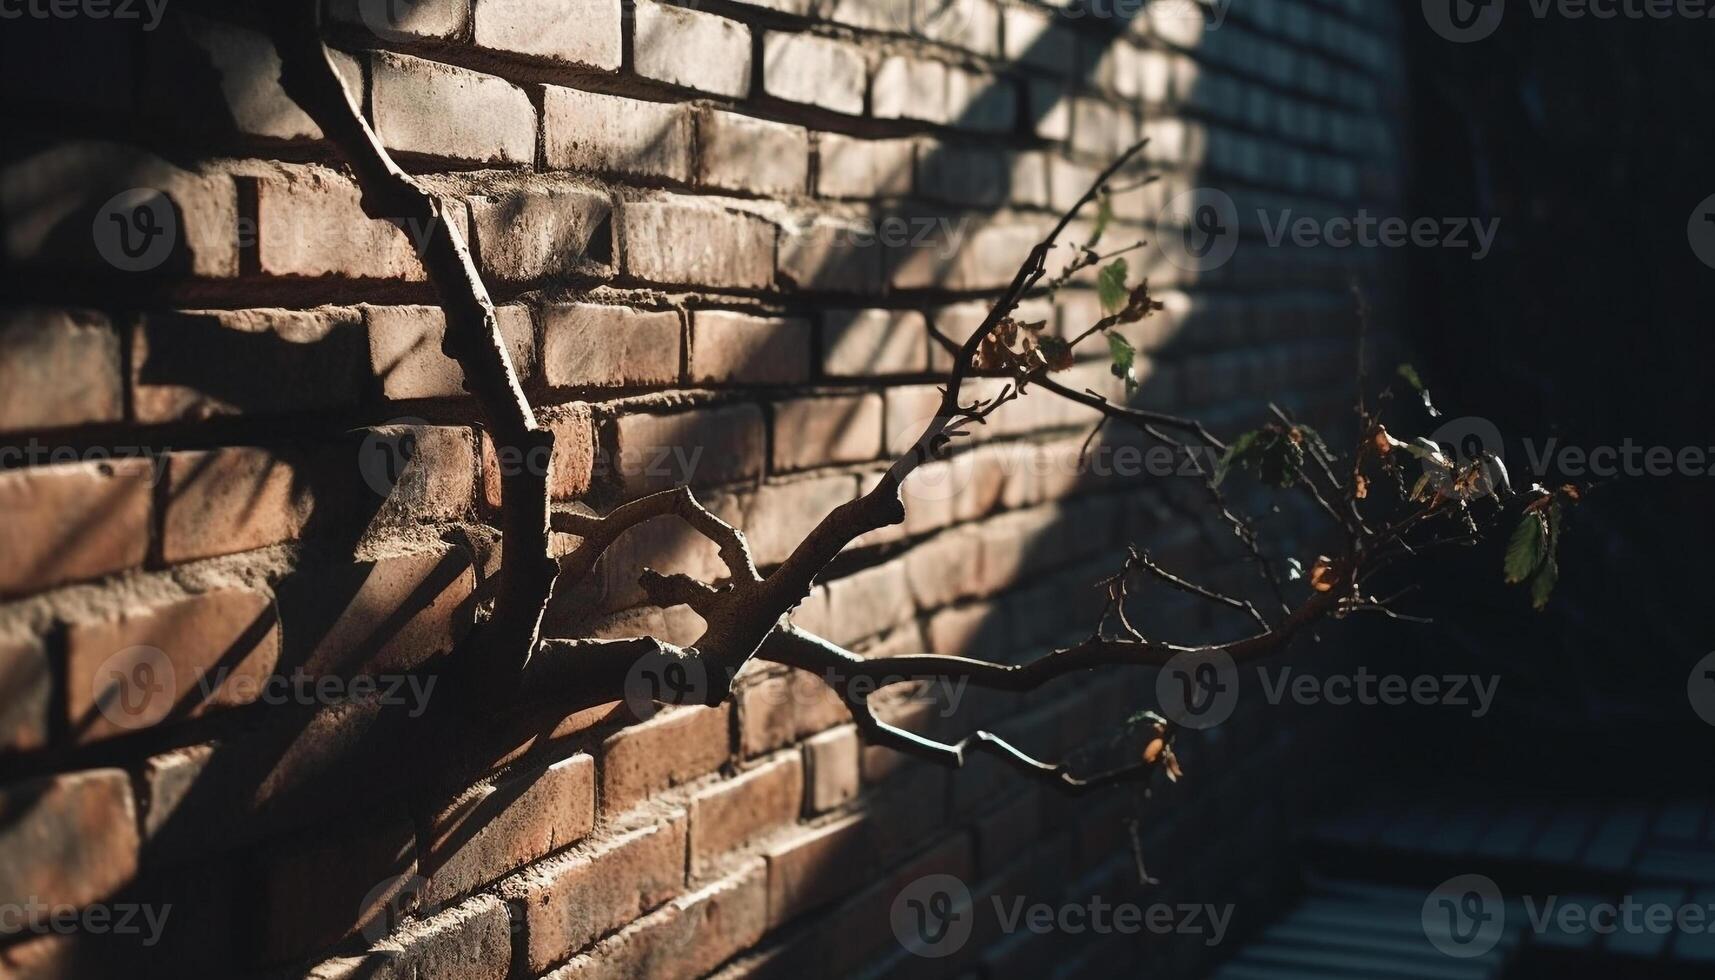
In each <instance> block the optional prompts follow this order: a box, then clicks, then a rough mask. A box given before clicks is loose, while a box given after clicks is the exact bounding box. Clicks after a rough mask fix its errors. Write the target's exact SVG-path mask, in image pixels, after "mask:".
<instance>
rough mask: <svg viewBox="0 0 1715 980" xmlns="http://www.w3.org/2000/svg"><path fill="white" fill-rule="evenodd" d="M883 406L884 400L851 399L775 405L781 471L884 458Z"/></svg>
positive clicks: (776, 458)
mask: <svg viewBox="0 0 1715 980" xmlns="http://www.w3.org/2000/svg"><path fill="white" fill-rule="evenodd" d="M881 404H882V403H881V396H879V395H848V396H840V397H835V398H799V399H794V400H792V401H785V402H781V403H779V404H777V405H775V406H774V446H773V460H774V466H775V468H776V469H782V470H801V469H806V468H808V467H811V466H822V465H826V464H828V463H860V462H863V461H865V460H870V459H874V458H876V457H877V456H879V455H881Z"/></svg>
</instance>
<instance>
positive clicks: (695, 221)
mask: <svg viewBox="0 0 1715 980" xmlns="http://www.w3.org/2000/svg"><path fill="white" fill-rule="evenodd" d="M620 214H621V218H622V221H623V225H622V231H621V235H622V236H623V237H622V242H623V244H622V245H621V248H622V250H623V253H624V256H625V257H624V263H623V264H624V269H625V271H626V272H627V273H628V274H630V275H633V276H636V277H637V278H639V279H643V280H645V281H648V282H660V283H689V282H696V283H711V284H717V285H721V286H728V287H734V288H739V289H745V288H749V289H760V288H762V287H764V286H767V285H769V284H770V283H771V282H773V280H774V237H775V228H774V226H773V225H772V224H770V223H769V222H767V221H765V220H763V219H762V218H759V217H757V216H755V215H752V214H747V213H744V212H740V211H734V210H731V209H729V208H722V207H717V206H713V205H708V204H701V203H692V202H690V201H687V200H667V201H638V202H635V203H629V202H628V203H627V204H625V205H624V207H623V208H622V209H621V212H620Z"/></svg>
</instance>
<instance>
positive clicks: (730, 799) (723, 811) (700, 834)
mask: <svg viewBox="0 0 1715 980" xmlns="http://www.w3.org/2000/svg"><path fill="white" fill-rule="evenodd" d="M803 807H804V761H803V758H802V757H801V756H800V755H799V754H798V753H796V752H790V753H787V754H785V755H783V756H781V757H779V758H776V759H773V760H770V761H768V762H765V763H763V764H762V765H760V766H757V767H756V768H755V769H751V770H749V771H746V772H743V773H740V774H739V775H737V776H735V777H733V778H732V779H728V780H725V781H723V782H719V783H716V784H714V785H713V786H710V787H709V788H708V789H705V790H702V791H701V792H699V793H697V795H695V796H693V797H692V798H691V806H690V814H691V873H692V874H700V873H702V872H704V871H706V870H707V869H708V868H710V867H712V866H713V865H714V864H715V863H716V862H717V861H718V860H719V859H720V858H721V857H722V856H724V855H725V854H727V853H728V852H729V851H733V850H736V849H737V848H739V847H741V846H743V844H744V843H745V842H746V841H749V840H753V839H755V838H757V837H761V836H763V835H765V834H767V833H768V832H769V831H772V830H774V829H775V828H777V827H783V826H785V825H787V824H790V823H793V822H794V821H796V820H797V819H798V814H799V813H800V812H801V811H802V810H803Z"/></svg>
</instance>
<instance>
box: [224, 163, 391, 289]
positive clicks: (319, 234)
mask: <svg viewBox="0 0 1715 980" xmlns="http://www.w3.org/2000/svg"><path fill="white" fill-rule="evenodd" d="M253 186H254V188H255V192H256V215H257V217H256V227H255V229H254V231H253V238H252V239H251V240H250V241H249V242H247V245H248V246H250V247H252V249H253V251H254V254H255V259H256V264H257V268H258V270H259V271H260V272H261V273H262V274H263V275H267V276H311V277H319V276H338V277H341V278H349V279H406V280H412V281H422V280H423V279H424V278H425V274H424V272H423V264H422V262H421V261H419V260H418V258H417V250H416V247H415V246H414V245H413V244H412V242H411V238H410V236H408V235H406V234H405V232H404V231H403V230H401V229H400V228H399V227H398V226H397V225H395V224H393V222H391V221H385V220H380V219H372V218H370V217H369V216H367V215H365V214H364V213H363V207H362V205H361V204H360V203H359V200H360V195H359V193H358V190H357V185H355V184H353V183H352V182H351V181H350V180H348V179H346V178H345V177H343V176H341V175H339V174H336V173H334V172H333V171H331V170H324V169H322V168H319V167H281V168H279V169H278V170H274V171H270V172H269V173H267V174H264V175H262V176H260V177H258V178H256V179H255V181H254V182H253ZM234 220H236V218H235V219H234Z"/></svg>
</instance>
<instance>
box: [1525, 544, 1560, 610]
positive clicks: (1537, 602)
mask: <svg viewBox="0 0 1715 980" xmlns="http://www.w3.org/2000/svg"><path fill="white" fill-rule="evenodd" d="M1559 581H1560V563H1559V562H1557V561H1555V560H1554V558H1553V557H1552V556H1550V557H1549V559H1548V560H1547V561H1545V562H1543V563H1542V567H1541V568H1539V569H1537V571H1536V577H1535V578H1533V579H1531V580H1530V604H1531V608H1533V609H1536V610H1537V611H1538V612H1540V611H1542V608H1543V607H1544V606H1546V605H1548V597H1549V596H1550V595H1551V594H1553V592H1554V585H1555V583H1556V582H1559Z"/></svg>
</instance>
